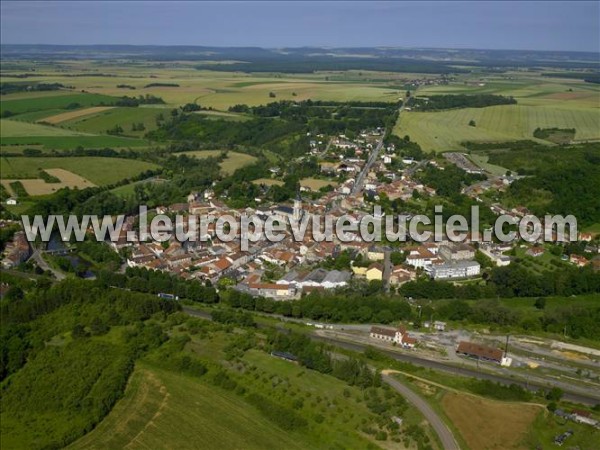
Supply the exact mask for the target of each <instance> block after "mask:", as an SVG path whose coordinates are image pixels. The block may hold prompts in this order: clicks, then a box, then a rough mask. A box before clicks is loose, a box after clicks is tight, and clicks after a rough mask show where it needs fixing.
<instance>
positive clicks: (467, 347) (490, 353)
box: [456, 341, 504, 364]
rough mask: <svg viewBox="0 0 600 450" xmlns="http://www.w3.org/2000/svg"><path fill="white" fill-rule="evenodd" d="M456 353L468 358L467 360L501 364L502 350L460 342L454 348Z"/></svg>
mask: <svg viewBox="0 0 600 450" xmlns="http://www.w3.org/2000/svg"><path fill="white" fill-rule="evenodd" d="M456 353H457V354H459V355H464V356H468V357H469V358H476V359H482V360H484V361H492V362H497V363H499V364H501V363H502V358H503V356H504V353H503V352H502V350H500V349H498V348H493V347H487V346H485V345H481V344H476V343H474V342H468V341H461V342H459V343H458V346H457V347H456Z"/></svg>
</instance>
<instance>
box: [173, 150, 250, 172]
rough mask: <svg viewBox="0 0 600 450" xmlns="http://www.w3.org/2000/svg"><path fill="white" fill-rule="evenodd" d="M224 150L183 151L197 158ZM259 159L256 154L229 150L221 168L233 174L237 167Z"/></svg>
mask: <svg viewBox="0 0 600 450" xmlns="http://www.w3.org/2000/svg"><path fill="white" fill-rule="evenodd" d="M221 152H222V150H198V151H193V152H183V154H184V155H188V156H193V157H195V158H211V157H217V156H219V155H220V154H221ZM256 160H257V158H256V157H255V156H252V155H247V154H245V153H238V152H232V151H227V158H225V160H224V161H223V162H222V163H221V170H223V172H224V173H225V174H227V175H231V174H232V173H233V172H235V171H236V170H237V169H239V168H241V167H244V166H247V165H250V164H252V163H254V162H255V161H256Z"/></svg>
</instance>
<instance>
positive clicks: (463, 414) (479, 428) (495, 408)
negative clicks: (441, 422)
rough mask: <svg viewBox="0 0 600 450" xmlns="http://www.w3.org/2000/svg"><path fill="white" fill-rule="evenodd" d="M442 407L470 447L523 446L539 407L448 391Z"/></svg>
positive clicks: (476, 449) (473, 449) (480, 449)
mask: <svg viewBox="0 0 600 450" xmlns="http://www.w3.org/2000/svg"><path fill="white" fill-rule="evenodd" d="M442 408H443V410H444V412H445V414H446V415H447V416H448V418H449V419H450V420H451V421H452V424H453V425H454V426H455V427H456V428H457V429H458V431H459V432H460V434H461V436H462V438H463V439H464V440H465V441H466V443H467V445H468V446H469V448H470V449H471V450H486V449H493V448H498V449H499V448H504V449H509V448H513V449H527V448H529V447H527V446H526V445H525V444H524V442H523V440H524V439H525V437H526V435H527V433H528V431H529V429H530V427H531V425H532V423H533V422H534V420H535V419H536V416H537V415H538V414H540V413H542V411H543V410H542V407H541V406H538V405H528V404H523V403H509V402H501V401H496V400H489V399H485V398H482V397H476V396H473V395H469V394H462V393H454V392H448V393H446V394H445V395H444V397H443V399H442Z"/></svg>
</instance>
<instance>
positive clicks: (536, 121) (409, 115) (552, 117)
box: [394, 105, 600, 151]
mask: <svg viewBox="0 0 600 450" xmlns="http://www.w3.org/2000/svg"><path fill="white" fill-rule="evenodd" d="M471 120H474V121H475V123H476V126H474V127H473V126H469V122H470V121H471ZM599 121H600V110H598V109H592V108H585V109H584V108H577V109H569V108H561V107H548V106H522V105H501V106H490V107H487V108H463V109H454V110H449V111H436V112H414V111H411V112H406V113H404V114H402V116H401V118H400V120H399V122H398V124H397V125H396V128H395V129H394V133H395V134H397V135H399V136H404V135H409V136H410V138H411V140H413V141H415V142H417V143H419V145H421V147H422V148H423V149H424V150H426V151H432V150H433V151H448V150H456V149H461V148H462V146H461V142H465V141H480V142H497V141H511V140H520V139H530V140H534V141H538V142H542V143H548V142H546V141H541V140H538V139H535V138H533V131H534V130H535V129H536V128H538V127H539V128H551V127H558V128H575V129H576V134H575V140H576V141H582V140H595V139H600V127H599V126H598V124H599Z"/></svg>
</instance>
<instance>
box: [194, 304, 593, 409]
mask: <svg viewBox="0 0 600 450" xmlns="http://www.w3.org/2000/svg"><path fill="white" fill-rule="evenodd" d="M183 311H184V312H185V313H187V314H189V315H192V316H196V317H202V318H204V319H210V318H211V316H210V313H207V312H203V311H198V310H195V309H191V308H188V307H185V306H184V307H183ZM280 329H281V331H285V332H287V331H288V330H287V329H285V328H283V327H280ZM307 335H308V336H309V337H310V338H311V339H312V340H315V341H321V342H325V343H327V344H330V345H333V346H335V347H339V348H344V349H346V350H351V351H355V352H359V353H361V352H363V351H364V350H365V349H366V348H367V345H364V344H359V343H355V342H348V341H345V340H341V339H337V338H334V337H329V336H327V337H326V336H319V335H317V334H314V333H308V334H307ZM377 350H378V351H379V352H381V353H383V354H385V355H386V356H388V357H390V358H393V359H395V360H397V361H402V362H408V363H411V364H414V365H415V366H419V367H425V368H428V369H433V370H437V371H439V372H444V373H449V374H451V375H456V376H462V377H468V378H476V379H480V380H490V381H493V382H495V383H499V384H503V385H511V384H516V385H518V386H521V387H523V388H525V389H528V390H530V391H537V390H538V389H544V390H548V389H550V388H552V387H553V386H555V385H556V381H548V382H547V383H546V384H542V383H539V382H537V381H531V380H530V381H521V380H519V379H515V378H512V377H511V376H509V375H504V374H492V373H488V372H482V371H479V370H477V369H475V368H469V367H457V366H454V365H452V364H450V363H447V362H445V361H436V360H432V359H426V358H423V357H421V356H419V355H417V354H409V353H398V352H395V351H391V350H385V349H381V348H377ZM563 391H564V392H565V394H564V396H563V398H564V399H565V400H568V401H571V402H575V403H581V404H584V405H590V406H594V405H596V404H598V403H600V393H599V392H594V391H592V390H586V391H585V392H584V391H583V390H579V389H578V390H569V388H568V387H567V386H565V387H564V388H563Z"/></svg>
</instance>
